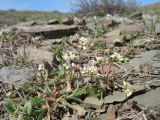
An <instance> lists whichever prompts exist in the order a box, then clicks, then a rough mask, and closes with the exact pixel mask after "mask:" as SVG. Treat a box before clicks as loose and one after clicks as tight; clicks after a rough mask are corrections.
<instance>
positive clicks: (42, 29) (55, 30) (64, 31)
mask: <svg viewBox="0 0 160 120" xmlns="http://www.w3.org/2000/svg"><path fill="white" fill-rule="evenodd" d="M15 29H17V30H22V31H24V32H27V33H29V34H32V35H43V36H44V37H45V38H47V39H55V38H61V37H64V36H70V35H73V34H74V33H75V32H76V31H77V30H78V28H77V27H76V26H75V25H35V26H15Z"/></svg>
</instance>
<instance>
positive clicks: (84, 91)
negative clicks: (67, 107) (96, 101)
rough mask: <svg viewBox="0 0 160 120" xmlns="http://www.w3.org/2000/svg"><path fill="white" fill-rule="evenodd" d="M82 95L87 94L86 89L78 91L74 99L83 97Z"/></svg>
mask: <svg viewBox="0 0 160 120" xmlns="http://www.w3.org/2000/svg"><path fill="white" fill-rule="evenodd" d="M82 94H86V88H81V89H80V90H78V91H77V92H76V93H75V94H74V97H78V96H81V95H82Z"/></svg>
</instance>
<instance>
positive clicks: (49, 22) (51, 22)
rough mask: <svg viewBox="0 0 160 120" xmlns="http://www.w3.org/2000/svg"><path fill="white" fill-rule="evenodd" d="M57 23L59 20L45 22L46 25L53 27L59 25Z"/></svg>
mask: <svg viewBox="0 0 160 120" xmlns="http://www.w3.org/2000/svg"><path fill="white" fill-rule="evenodd" d="M59 23H60V21H59V20H56V19H53V20H49V21H48V22H47V24H48V25H54V24H59Z"/></svg>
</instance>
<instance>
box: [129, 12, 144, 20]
mask: <svg viewBox="0 0 160 120" xmlns="http://www.w3.org/2000/svg"><path fill="white" fill-rule="evenodd" d="M129 19H142V12H139V11H138V12H134V13H132V14H131V15H130V16H129Z"/></svg>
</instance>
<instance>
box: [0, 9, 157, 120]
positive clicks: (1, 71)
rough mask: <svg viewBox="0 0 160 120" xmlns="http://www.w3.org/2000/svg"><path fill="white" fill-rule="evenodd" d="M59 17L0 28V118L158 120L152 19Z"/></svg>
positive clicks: (136, 16)
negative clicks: (58, 18) (60, 18)
mask: <svg viewBox="0 0 160 120" xmlns="http://www.w3.org/2000/svg"><path fill="white" fill-rule="evenodd" d="M158 20H159V19H158V16H156V15H150V14H142V13H139V12H136V13H134V14H133V15H131V16H130V17H129V18H127V17H119V16H111V15H106V16H105V17H100V18H99V17H88V18H85V19H83V18H75V19H74V20H72V19H68V18H64V19H62V20H61V21H59V20H56V19H54V20H50V21H48V22H47V23H44V22H43V23H36V22H32V23H25V24H24V23H23V24H17V25H14V26H9V27H6V28H3V29H2V30H1V31H0V34H1V37H0V47H1V48H0V106H1V110H0V119H2V120H13V119H18V120H21V119H22V120H42V119H44V120H61V119H63V120H160V96H159V92H160V88H159V87H160V44H159V43H160V21H158Z"/></svg>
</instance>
